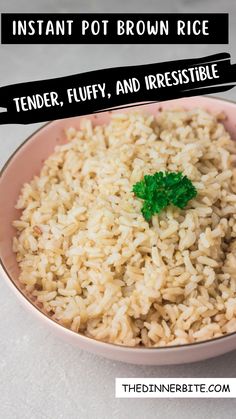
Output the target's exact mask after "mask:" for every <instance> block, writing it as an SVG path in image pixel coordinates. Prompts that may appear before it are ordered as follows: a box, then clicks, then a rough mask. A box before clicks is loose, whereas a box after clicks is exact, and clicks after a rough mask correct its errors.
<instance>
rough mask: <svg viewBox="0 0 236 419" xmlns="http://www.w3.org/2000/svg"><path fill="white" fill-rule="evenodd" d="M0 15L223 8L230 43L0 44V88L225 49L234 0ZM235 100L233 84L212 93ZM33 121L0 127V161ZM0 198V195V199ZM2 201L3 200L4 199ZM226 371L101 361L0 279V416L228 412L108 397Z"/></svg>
mask: <svg viewBox="0 0 236 419" xmlns="http://www.w3.org/2000/svg"><path fill="white" fill-rule="evenodd" d="M0 6H1V7H0V9H1V12H121V11H122V12H157V13H158V12H230V22H231V25H230V45H229V46H227V45H210V46H209V45H175V46H168V45H150V46H148V45H146V46H144V45H134V46H130V45H123V46H122V45H117V46H111V45H98V46H93V45H87V46H86V45H67V46H64V45H58V46H57V45H35V46H28V45H25V46H24V45H19V46H14V45H12V46H10V45H9V46H6V45H0V84H1V85H4V84H10V83H17V82H23V81H29V80H34V79H35V80H36V79H43V78H48V77H51V78H52V77H59V76H63V75H69V74H73V73H77V72H81V71H87V70H92V69H96V68H102V67H109V66H120V65H131V64H143V63H149V62H150V63H151V62H154V61H164V60H170V59H181V58H188V57H189V58H191V57H197V56H199V57H200V56H203V55H208V54H213V53H216V52H223V51H229V52H231V55H232V61H233V62H236V49H235V47H236V8H235V6H236V4H235V0H225V1H222V0H215V1H211V0H206V1H201V0H198V1H196V0H195V1H194V0H192V1H190V0H189V1H187V0H181V1H180V0H178V1H169V0H165V1H161V0H149V1H145V2H144V1H142V0H138V1H135V0H132V1H126V0H124V1H121V0H119V1H118V2H114V1H111V0H110V1H109V0H106V1H102V0H100V1H96V0H84V1H81V0H77V1H76V0H70V1H66V0H41V1H40V0H37V1H35V0H31V1H29V0H18V1H17V0H14V1H9V0H0ZM222 96H225V97H226V98H232V99H236V89H234V90H232V91H230V92H228V93H226V94H224V95H222ZM37 126H38V125H37V124H35V125H29V126H23V125H22V126H17V125H16V126H14V125H11V126H10V125H9V126H2V127H0V141H1V142H0V164H1V165H2V164H3V163H4V162H5V161H6V160H7V158H8V157H9V156H10V154H11V153H12V152H13V151H14V149H15V148H16V147H17V146H18V145H19V144H20V143H21V142H22V141H23V140H24V139H25V138H26V137H27V136H28V135H29V134H30V133H32V132H33V131H34V130H35V129H36V127H37ZM1 199H3V197H1ZM4 199H5V197H4ZM122 376H123V377H125V376H126V377H236V352H231V353H230V354H228V355H225V356H222V357H220V358H216V359H213V360H208V361H205V362H200V363H196V364H192V365H185V366H181V365H180V366H170V367H145V366H133V365H127V364H121V363H115V362H111V361H108V360H105V359H101V358H98V357H96V356H93V355H91V354H88V353H85V352H82V351H80V350H79V349H77V348H75V347H71V346H69V345H67V344H65V343H64V342H61V341H60V340H59V339H58V338H56V337H55V336H53V335H51V334H49V332H48V330H45V329H44V328H43V327H42V326H41V324H40V323H38V321H37V320H35V318H31V316H30V315H29V313H28V312H25V310H24V309H23V308H21V306H19V304H18V301H17V300H16V298H15V297H14V295H13V294H12V293H11V291H10V290H9V289H8V288H7V286H6V284H4V283H2V281H0V419H15V418H17V419H18V418H19V419H44V418H45V419H60V418H62V419H67V418H68V419H77V418H80V419H85V418H93V417H96V418H99V419H100V418H102V419H103V418H104V419H106V418H111V417H113V418H119V419H120V418H121V419H122V418H128V417H130V418H137V419H139V418H145V417H155V418H164V419H165V418H171V417H175V418H181V419H185V418H186V419H187V418H190V417H191V419H195V418H202V417H206V418H209V419H211V418H214V419H222V418H227V419H231V418H234V417H235V408H236V401H234V400H230V399H229V400H220V399H219V400H210V399H209V400H207V399H206V400H200V399H199V400H180V399H179V400H178V399H176V400H175V399H172V400H164V399H163V400H154V399H149V400H141V399H140V400H132V399H130V400H122V399H120V400H116V399H115V397H114V386H115V377H122Z"/></svg>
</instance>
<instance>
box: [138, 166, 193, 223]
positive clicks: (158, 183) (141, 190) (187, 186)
mask: <svg viewBox="0 0 236 419" xmlns="http://www.w3.org/2000/svg"><path fill="white" fill-rule="evenodd" d="M132 192H134V194H135V195H136V196H137V197H138V198H140V199H143V200H144V203H143V207H142V209H141V211H142V214H143V216H144V218H145V220H146V221H150V219H151V217H152V216H153V215H154V214H159V213H160V212H161V211H162V210H163V209H165V208H166V207H167V206H168V205H170V204H172V205H175V206H176V207H179V208H181V209H183V208H184V207H185V206H186V205H187V203H188V201H190V199H192V198H194V197H195V196H196V195H197V190H196V188H195V187H194V186H193V184H192V182H191V180H190V179H188V178H187V176H184V175H183V174H182V172H156V173H155V174H154V175H145V176H144V178H143V180H141V181H140V182H137V183H135V185H134V186H133V189H132Z"/></svg>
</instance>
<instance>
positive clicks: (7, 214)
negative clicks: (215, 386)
mask: <svg viewBox="0 0 236 419" xmlns="http://www.w3.org/2000/svg"><path fill="white" fill-rule="evenodd" d="M177 107H184V108H186V109H191V108H196V107H202V108H205V109H206V110H208V111H210V112H213V113H215V112H222V111H223V112H224V113H225V114H226V117H227V118H226V120H225V122H224V124H225V126H226V128H227V130H228V131H229V132H230V133H231V135H232V137H233V139H236V104H234V103H232V102H228V101H225V100H221V99H215V98H210V97H192V98H184V99H178V100H173V101H167V102H163V103H152V104H148V105H142V106H138V107H137V110H138V111H144V112H149V113H153V114H154V113H155V114H156V113H157V112H158V110H159V109H160V108H162V109H170V108H177ZM124 111H127V112H128V111H130V109H126V110H122V112H124ZM115 112H117V111H115ZM110 115H111V112H102V113H98V114H93V115H90V116H88V117H87V118H90V119H91V120H92V121H93V123H94V124H104V123H107V122H108V121H109V118H110ZM82 118H84V117H75V118H69V119H65V120H59V121H53V122H50V123H48V124H46V125H45V126H43V127H42V128H40V129H39V130H38V131H37V132H35V133H33V134H32V135H31V136H30V137H29V138H28V139H27V140H26V141H25V142H24V143H23V144H22V145H21V146H20V147H19V148H18V149H17V150H16V151H15V153H14V154H13V155H12V156H11V157H10V159H9V160H8V161H7V163H6V164H5V166H4V167H3V169H2V172H1V178H0V197H1V205H0V226H1V235H0V261H1V267H0V269H1V272H0V273H1V278H2V280H5V281H6V283H7V284H8V285H9V286H10V288H11V289H12V291H13V292H14V293H15V295H16V297H17V298H18V300H19V301H20V302H22V303H23V304H24V305H25V307H26V308H27V309H28V311H29V315H31V314H32V316H33V315H36V316H37V317H38V319H39V320H40V321H41V322H42V323H44V324H45V327H49V328H51V330H52V331H54V332H55V333H57V334H58V335H59V336H61V338H64V339H65V340H66V341H67V342H69V343H71V344H75V345H78V346H79V347H80V348H81V349H84V350H87V351H90V352H94V353H96V354H98V355H102V356H104V357H107V358H111V359H113V360H118V361H123V362H129V363H135V364H147V365H148V364H151V365H163V364H180V363H187V362H194V361H199V360H203V359H206V358H211V357H214V356H217V355H221V354H223V353H226V352H229V351H231V350H233V349H236V333H231V334H229V335H226V336H223V337H219V338H215V339H211V340H208V341H204V342H199V343H193V344H188V345H181V346H169V347H164V348H142V347H136V348H130V347H125V346H120V345H114V344H109V343H104V342H100V341H97V340H95V339H91V338H89V337H86V336H84V335H82V334H79V333H75V332H73V331H71V330H69V329H67V328H65V327H64V326H61V325H60V324H58V323H56V322H55V321H54V320H52V319H51V318H50V317H48V316H47V314H46V313H45V312H43V310H42V308H41V307H40V306H38V305H37V303H36V302H35V301H33V300H30V299H29V297H27V296H26V295H25V293H24V289H23V287H22V285H21V284H20V283H19V281H18V275H19V268H18V266H17V262H16V256H15V254H14V253H13V252H12V238H13V236H14V234H15V230H14V229H13V227H12V221H13V220H14V219H17V218H18V217H19V215H20V212H19V211H18V210H16V209H15V208H14V206H15V204H16V200H17V197H18V195H19V192H20V189H21V187H22V185H23V183H24V182H28V181H30V180H31V179H32V177H33V176H34V175H36V174H38V173H39V171H40V168H41V166H42V163H43V161H44V160H45V159H46V158H47V157H48V156H49V155H50V153H52V152H53V150H54V147H55V146H56V145H58V144H63V142H65V129H67V128H69V127H71V126H73V127H75V128H79V126H80V122H81V119H82ZM36 327H37V325H36V323H35V330H37V329H36Z"/></svg>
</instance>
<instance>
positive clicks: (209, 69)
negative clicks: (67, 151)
mask: <svg viewBox="0 0 236 419" xmlns="http://www.w3.org/2000/svg"><path fill="white" fill-rule="evenodd" d="M235 84H236V65H235V64H233V65H232V64H231V63H230V55H229V54H227V53H222V54H216V55H211V56H208V57H203V58H194V59H187V60H180V61H169V62H164V63H155V64H146V65H140V66H130V67H118V68H109V69H103V70H97V71H90V72H88V73H82V74H75V75H73V76H68V77H61V78H57V79H49V80H42V81H33V82H28V83H21V84H15V85H10V86H4V87H1V88H0V107H2V108H5V111H3V112H0V124H7V123H18V124H30V123H33V122H42V121H48V120H53V119H63V118H68V117H72V116H78V115H88V114H91V113H94V112H102V111H103V110H107V109H115V108H117V107H125V106H127V105H128V106H132V105H134V104H137V103H138V104H140V103H148V102H158V101H164V100H169V99H175V98H180V97H185V96H196V95H203V94H209V93H215V92H222V91H226V90H229V89H232V88H233V87H234V86H235Z"/></svg>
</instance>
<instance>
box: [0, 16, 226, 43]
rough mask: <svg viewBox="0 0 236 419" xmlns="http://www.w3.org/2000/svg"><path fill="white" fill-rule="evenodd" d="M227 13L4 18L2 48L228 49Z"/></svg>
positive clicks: (2, 23) (2, 18)
mask: <svg viewBox="0 0 236 419" xmlns="http://www.w3.org/2000/svg"><path fill="white" fill-rule="evenodd" d="M228 18H229V17H228V13H178V14H177V13H165V14H164V13H110V14H107V13H96V14H90V13H80V14H71V13H50V14H49V13H3V14H2V15H1V43H2V44H227V43H228V42H229V35H228V32H229V22H228V20H229V19H228Z"/></svg>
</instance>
